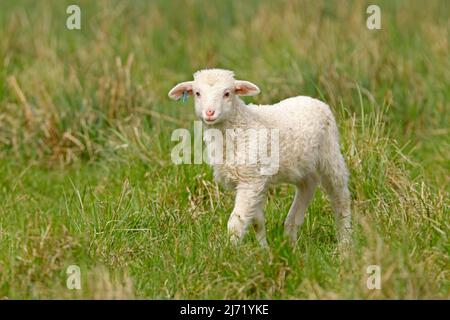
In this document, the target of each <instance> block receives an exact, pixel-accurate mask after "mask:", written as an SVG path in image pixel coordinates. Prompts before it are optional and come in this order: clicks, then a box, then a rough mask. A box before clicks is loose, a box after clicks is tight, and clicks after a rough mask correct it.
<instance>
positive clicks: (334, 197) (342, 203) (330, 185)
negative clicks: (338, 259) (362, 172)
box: [322, 156, 352, 245]
mask: <svg viewBox="0 0 450 320" xmlns="http://www.w3.org/2000/svg"><path fill="white" fill-rule="evenodd" d="M330 168H333V169H334V170H328V171H327V172H324V173H323V177H322V185H323V187H324V188H325V190H326V191H327V193H328V195H329V197H330V200H331V204H332V206H333V211H334V215H335V220H336V225H337V234H338V240H339V244H340V245H348V244H349V243H350V242H351V234H352V225H351V211H350V202H351V200H350V192H349V190H348V172H347V169H346V167H345V163H344V159H343V158H342V156H339V157H336V158H335V165H334V166H330Z"/></svg>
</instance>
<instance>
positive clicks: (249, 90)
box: [234, 80, 261, 96]
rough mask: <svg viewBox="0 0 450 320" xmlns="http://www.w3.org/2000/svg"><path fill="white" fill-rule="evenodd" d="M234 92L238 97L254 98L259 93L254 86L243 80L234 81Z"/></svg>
mask: <svg viewBox="0 0 450 320" xmlns="http://www.w3.org/2000/svg"><path fill="white" fill-rule="evenodd" d="M234 92H235V93H236V94H237V95H239V96H255V95H257V94H258V93H260V92H261V90H259V88H258V86H257V85H256V84H253V83H251V82H249V81H244V80H235V81H234Z"/></svg>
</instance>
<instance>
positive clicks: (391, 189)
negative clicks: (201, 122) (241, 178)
mask: <svg viewBox="0 0 450 320" xmlns="http://www.w3.org/2000/svg"><path fill="white" fill-rule="evenodd" d="M70 4H74V3H73V2H72V1H39V2H38V1H1V2H0V39H1V41H0V66H1V69H0V181H1V189H0V201H1V202H2V206H1V207H0V297H4V298H71V297H75V298H448V297H449V266H450V263H449V249H450V245H449V241H448V234H449V225H450V221H449V201H448V195H449V191H450V189H449V188H450V187H449V182H450V178H449V176H450V175H449V171H450V161H449V158H450V129H449V123H450V115H449V112H450V107H449V101H450V90H449V87H450V86H449V84H450V59H449V39H450V37H449V32H450V19H449V16H450V14H449V13H450V4H449V3H448V1H444V0H442V1H437V0H433V1H427V2H423V1H400V0H398V1H375V2H373V1H372V2H370V3H369V2H367V1H345V2H344V1H339V2H338V1H314V2H312V1H292V0H285V1H245V2H244V1H240V2H238V1H214V2H213V1H208V2H204V1H194V0H190V1H95V2H94V1H77V2H76V4H78V5H79V6H80V8H81V30H68V29H67V28H66V19H67V17H68V14H66V8H67V6H68V5H70ZM369 4H378V5H379V6H380V8H381V19H382V29H381V30H368V29H367V28H366V19H367V16H368V15H367V14H366V8H367V6H368V5H369ZM207 67H222V68H227V69H232V70H234V71H235V72H236V75H237V77H238V78H241V79H246V80H249V81H252V82H255V83H256V84H258V85H259V87H260V88H261V89H262V93H261V94H260V95H259V96H256V97H254V98H253V99H247V101H252V102H255V103H273V102H276V101H278V100H280V99H283V98H286V97H289V96H294V95H310V96H314V97H317V98H320V99H323V100H324V101H326V102H327V103H328V104H329V105H330V106H331V108H332V109H333V111H334V113H335V115H336V117H337V120H338V122H339V125H340V130H341V136H342V144H343V152H344V154H345V156H346V158H347V162H348V165H349V168H350V171H351V188H352V195H353V212H354V220H355V225H356V234H355V250H354V252H353V253H352V254H351V255H350V256H349V257H344V258H342V257H341V258H340V257H339V255H337V253H336V239H335V231H334V227H333V218H332V213H331V209H330V207H329V203H328V201H327V200H326V199H325V198H324V197H323V195H322V194H321V193H320V192H319V193H318V194H317V195H316V197H315V199H314V201H313V203H312V205H311V207H310V209H309V211H308V216H307V219H306V222H305V224H304V226H303V227H302V229H301V233H300V236H299V245H298V248H296V249H295V250H292V249H290V248H289V247H288V246H286V244H285V242H284V239H283V236H282V223H283V218H284V217H285V215H286V213H287V211H288V208H289V205H290V202H291V201H292V189H291V188H290V187H287V186H282V187H279V188H276V189H273V190H271V192H270V195H269V201H268V205H267V208H266V216H267V228H268V232H269V243H270V246H271V250H270V251H269V252H265V251H263V250H261V249H259V248H258V245H257V244H256V243H255V241H254V237H253V236H252V235H250V238H249V239H248V240H247V241H246V242H245V244H244V245H243V246H242V247H241V248H239V250H235V249H234V248H230V247H229V245H228V243H227V239H226V221H227V218H228V214H229V212H230V211H231V209H232V204H233V197H232V196H233V195H232V193H230V192H228V191H225V190H222V189H221V188H220V187H219V186H217V185H216V184H215V183H213V182H212V174H211V170H210V169H209V168H208V167H207V166H206V165H201V166H189V165H185V166H175V165H173V164H172V163H171V161H170V150H171V148H172V147H173V146H174V143H172V142H171V141H170V135H171V132H172V131H173V129H175V128H179V127H185V128H189V129H192V120H194V112H193V107H192V102H191V101H190V102H189V103H187V104H181V103H174V102H172V101H169V100H168V98H167V92H168V91H169V90H170V88H172V86H173V85H174V84H176V83H177V82H179V81H185V80H189V79H190V78H191V75H192V73H193V72H194V71H196V70H198V69H202V68H207ZM71 264H76V265H79V266H80V267H81V270H82V277H83V284H82V286H83V288H82V290H80V291H75V292H74V291H70V290H68V289H67V288H66V285H65V281H66V277H67V275H66V274H65V270H66V268H67V266H68V265H71ZM372 264H378V265H380V266H381V268H382V289H381V290H374V291H371V290H368V289H367V287H366V283H365V281H366V278H367V274H366V267H367V266H368V265H372Z"/></svg>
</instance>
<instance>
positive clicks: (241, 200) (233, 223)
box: [228, 185, 265, 244]
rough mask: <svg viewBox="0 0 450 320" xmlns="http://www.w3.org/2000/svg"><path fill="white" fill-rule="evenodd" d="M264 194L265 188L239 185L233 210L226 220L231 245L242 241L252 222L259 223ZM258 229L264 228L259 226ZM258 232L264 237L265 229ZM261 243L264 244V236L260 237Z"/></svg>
mask: <svg viewBox="0 0 450 320" xmlns="http://www.w3.org/2000/svg"><path fill="white" fill-rule="evenodd" d="M264 192H265V188H263V187H261V186H260V185H239V186H238V187H237V192H236V200H235V204H234V209H233V212H232V213H231V216H230V219H229V220H228V234H229V235H230V240H231V242H232V243H233V244H237V243H239V242H240V241H241V240H242V239H243V237H244V236H245V233H246V232H247V229H248V226H249V225H250V224H251V223H252V222H253V221H256V222H259V221H261V217H260V215H261V214H262V204H263V199H264ZM259 228H264V225H262V226H261V224H259ZM258 231H259V233H260V234H264V235H265V229H264V230H257V232H258ZM258 240H259V239H258ZM261 241H264V242H265V236H264V237H261Z"/></svg>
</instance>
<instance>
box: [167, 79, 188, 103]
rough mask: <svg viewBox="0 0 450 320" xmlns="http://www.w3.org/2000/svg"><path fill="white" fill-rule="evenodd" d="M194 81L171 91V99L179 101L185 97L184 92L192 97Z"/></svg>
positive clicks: (184, 83) (182, 83) (183, 83)
mask: <svg viewBox="0 0 450 320" xmlns="http://www.w3.org/2000/svg"><path fill="white" fill-rule="evenodd" d="M193 83H194V81H186V82H181V83H179V84H177V85H176V86H175V87H173V88H172V90H170V91H169V98H170V99H173V100H178V99H180V98H181V96H182V95H183V92H185V91H186V92H187V93H188V94H189V95H191V96H192V84H193Z"/></svg>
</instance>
